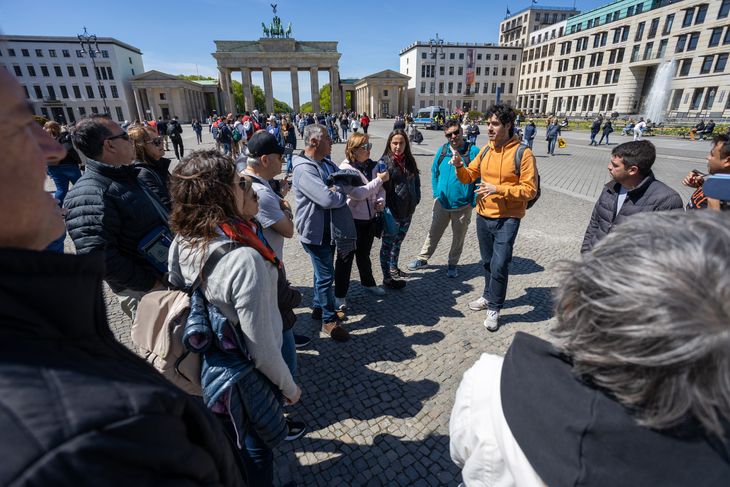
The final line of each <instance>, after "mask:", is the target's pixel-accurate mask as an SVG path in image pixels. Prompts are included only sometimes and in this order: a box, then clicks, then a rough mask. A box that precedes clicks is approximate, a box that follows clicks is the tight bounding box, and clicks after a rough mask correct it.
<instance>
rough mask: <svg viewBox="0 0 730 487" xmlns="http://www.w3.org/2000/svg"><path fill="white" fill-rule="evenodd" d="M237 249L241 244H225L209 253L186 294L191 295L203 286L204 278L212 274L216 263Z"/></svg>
mask: <svg viewBox="0 0 730 487" xmlns="http://www.w3.org/2000/svg"><path fill="white" fill-rule="evenodd" d="M238 247H241V244H240V243H238V242H233V241H231V242H226V243H224V244H223V245H221V246H220V247H218V248H216V249H215V250H214V251H213V253H211V254H210V255H209V256H208V257H207V258H206V259H205V264H204V265H203V268H202V269H201V270H200V273H199V274H198V277H196V278H195V280H194V281H193V283H192V284H191V285H190V288H189V290H188V294H192V293H193V292H194V291H195V290H196V289H198V288H199V287H200V285H201V284H203V281H204V280H205V276H209V275H210V273H211V272H213V269H214V268H215V266H216V265H218V262H220V260H221V259H222V258H223V256H224V255H226V254H227V253H228V252H230V251H231V250H234V249H236V248H238Z"/></svg>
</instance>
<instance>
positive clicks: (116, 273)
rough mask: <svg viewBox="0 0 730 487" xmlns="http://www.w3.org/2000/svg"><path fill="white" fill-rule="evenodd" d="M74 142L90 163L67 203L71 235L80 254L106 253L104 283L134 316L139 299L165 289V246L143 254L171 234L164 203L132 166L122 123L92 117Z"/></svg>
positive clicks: (79, 126)
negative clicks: (150, 292) (164, 235)
mask: <svg viewBox="0 0 730 487" xmlns="http://www.w3.org/2000/svg"><path fill="white" fill-rule="evenodd" d="M73 138H74V143H75V144H76V147H78V148H79V150H80V151H81V152H83V153H84V154H85V155H86V157H88V158H89V160H88V161H87V163H86V172H85V173H84V175H83V176H82V177H81V179H79V180H78V181H77V183H76V185H75V186H74V187H73V189H71V191H69V193H68V195H67V196H66V200H65V202H64V207H65V208H66V209H68V214H67V215H66V225H67V228H68V233H69V235H70V236H71V238H72V239H73V241H74V245H76V252H77V253H79V254H87V253H90V252H93V251H97V250H100V251H103V252H104V254H105V257H106V258H105V261H106V274H105V275H104V279H105V280H106V282H107V283H108V284H109V286H110V287H111V288H112V291H114V293H115V294H117V296H118V297H119V301H120V303H121V304H122V309H123V310H124V312H125V313H126V314H127V315H129V316H130V317H132V318H133V317H134V314H135V311H136V308H137V302H138V300H139V299H141V298H142V296H144V295H145V294H146V293H147V292H149V291H150V290H152V289H155V288H159V287H161V281H162V276H163V274H164V272H165V271H166V270H167V266H166V265H167V259H166V257H165V256H164V255H162V254H165V251H164V244H160V245H159V246H157V247H156V250H157V251H158V252H157V253H155V254H153V252H154V250H153V251H152V252H149V253H148V255H144V254H143V251H142V250H141V246H144V245H145V244H146V243H151V242H154V241H155V236H156V235H161V234H164V233H165V232H167V233H168V234H169V230H168V228H167V221H166V219H165V218H163V216H164V213H163V212H161V211H159V210H160V209H161V208H162V205H161V203H160V202H159V200H157V198H156V197H155V196H154V194H153V193H152V192H151V191H150V190H148V189H147V188H146V187H145V186H143V185H142V183H140V182H139V181H138V180H137V175H138V173H139V168H136V167H134V166H133V165H131V163H132V160H133V159H134V148H133V145H132V143H131V142H130V141H129V136H128V135H127V134H126V132H124V131H123V130H122V129H121V127H119V125H117V124H116V123H114V122H113V121H112V120H111V119H109V118H108V117H105V116H103V115H97V116H92V117H89V118H85V119H82V120H80V121H79V122H78V124H77V125H76V129H75V130H74V133H73ZM161 241H164V239H162V240H161ZM168 247H169V245H168ZM153 255H157V257H158V258H157V260H156V261H155V260H154V259H153ZM163 261H164V262H163ZM155 264H157V265H155ZM162 266H164V267H162Z"/></svg>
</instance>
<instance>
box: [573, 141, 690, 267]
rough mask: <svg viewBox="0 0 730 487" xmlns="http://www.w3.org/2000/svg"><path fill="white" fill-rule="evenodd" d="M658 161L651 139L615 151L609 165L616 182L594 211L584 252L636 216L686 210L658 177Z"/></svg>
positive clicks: (610, 185) (602, 195) (611, 182)
mask: <svg viewBox="0 0 730 487" xmlns="http://www.w3.org/2000/svg"><path fill="white" fill-rule="evenodd" d="M655 159H656V148H655V147H654V144H652V143H651V142H649V141H647V140H639V141H635V142H626V143H624V144H621V145H617V146H616V147H614V148H613V150H612V151H611V162H610V163H609V164H608V172H609V173H610V174H611V177H612V178H613V180H612V181H610V182H609V183H608V184H606V186H605V187H604V188H603V191H601V195H600V196H599V197H598V201H597V202H596V206H595V207H594V208H593V214H591V221H590V223H589V224H588V229H587V230H586V234H585V236H584V237H583V245H582V246H581V250H580V251H581V253H583V252H588V251H590V250H591V249H592V248H593V246H594V245H596V243H598V241H599V240H601V239H602V238H603V237H605V236H606V235H607V234H608V233H609V232H610V231H611V229H612V228H613V227H614V225H617V224H619V223H621V222H623V221H624V220H626V218H628V217H630V216H631V215H633V214H635V213H642V212H645V211H662V210H675V209H678V208H682V198H681V197H680V196H679V194H678V193H677V192H676V191H674V190H673V189H672V188H670V187H669V186H667V185H666V184H664V183H662V182H661V181H657V179H656V178H655V177H654V173H653V172H652V171H651V166H652V165H653V164H654V160H655Z"/></svg>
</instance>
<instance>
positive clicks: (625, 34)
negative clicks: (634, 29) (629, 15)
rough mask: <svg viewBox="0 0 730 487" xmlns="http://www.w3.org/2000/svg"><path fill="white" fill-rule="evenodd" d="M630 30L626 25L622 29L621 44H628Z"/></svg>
mask: <svg viewBox="0 0 730 487" xmlns="http://www.w3.org/2000/svg"><path fill="white" fill-rule="evenodd" d="M629 30H631V29H630V28H629V26H628V25H625V26H624V27H623V28H622V29H621V42H626V41H627V40H629Z"/></svg>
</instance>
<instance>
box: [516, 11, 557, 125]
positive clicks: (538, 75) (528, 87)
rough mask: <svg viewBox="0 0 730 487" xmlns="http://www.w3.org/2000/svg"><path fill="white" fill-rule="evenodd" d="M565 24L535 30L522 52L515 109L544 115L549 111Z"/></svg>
mask: <svg viewBox="0 0 730 487" xmlns="http://www.w3.org/2000/svg"><path fill="white" fill-rule="evenodd" d="M566 23H567V20H563V21H561V22H558V23H557V24H552V25H549V26H547V27H544V28H542V29H540V30H536V31H535V32H533V33H532V34H530V38H529V41H528V42H527V45H526V46H525V48H524V50H523V51H522V66H521V67H520V84H519V88H518V96H517V108H518V109H520V110H523V111H525V112H528V113H538V114H544V113H546V112H547V110H548V97H549V95H550V79H551V77H552V73H553V62H554V61H553V59H554V57H555V50H556V45H557V42H558V39H559V38H560V37H562V36H563V34H564V31H565V24H566Z"/></svg>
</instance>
